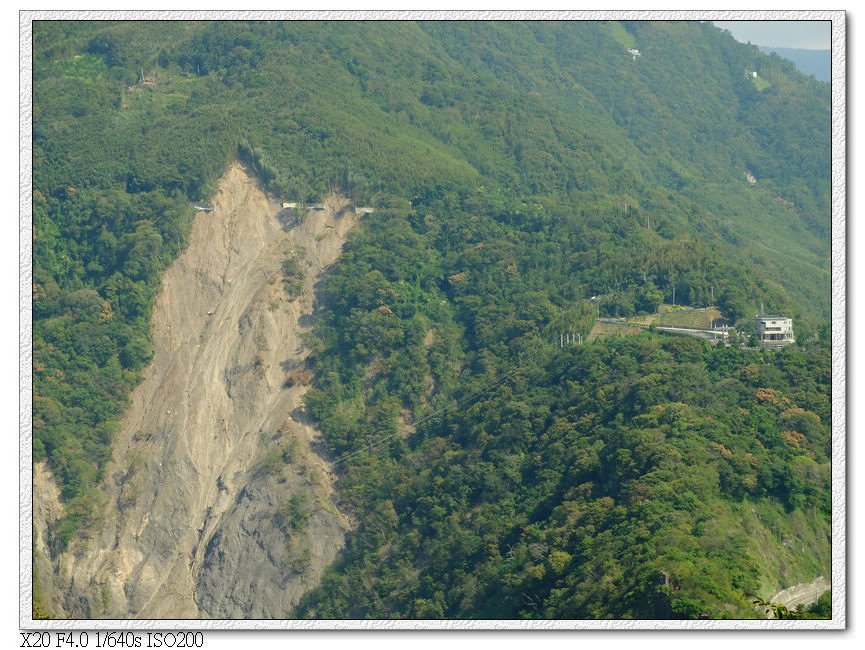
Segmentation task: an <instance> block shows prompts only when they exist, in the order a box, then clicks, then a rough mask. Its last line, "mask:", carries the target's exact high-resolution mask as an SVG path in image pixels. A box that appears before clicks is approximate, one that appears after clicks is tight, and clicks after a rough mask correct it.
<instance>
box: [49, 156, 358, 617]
mask: <svg viewBox="0 0 865 650" xmlns="http://www.w3.org/2000/svg"><path fill="white" fill-rule="evenodd" d="M214 204H215V209H214V211H213V212H209V213H204V212H202V213H200V214H199V215H198V216H197V217H196V219H195V222H194V224H193V228H192V232H191V235H190V242H189V246H188V249H187V250H186V251H185V252H184V253H183V254H182V255H181V256H180V257H179V258H178V260H177V261H176V262H175V263H174V264H173V266H172V267H171V268H169V269H168V270H167V271H166V273H165V275H164V278H163V284H162V289H161V292H160V295H159V298H158V300H157V302H156V305H155V308H154V312H153V345H154V357H153V361H152V362H151V364H150V366H149V367H148V369H147V371H146V373H145V378H144V380H143V381H142V383H141V384H140V386H139V387H138V388H137V389H136V390H135V391H134V393H133V395H132V399H131V406H130V408H129V410H128V413H127V414H126V417H125V418H124V423H123V428H122V432H121V433H120V435H119V437H118V439H117V440H116V442H115V448H114V455H113V460H112V463H111V465H110V467H109V471H108V474H107V476H108V477H109V478H108V481H107V486H106V489H107V491H108V494H109V505H108V508H107V511H106V514H105V516H104V518H103V521H104V528H103V530H102V532H101V533H99V534H96V535H94V537H93V539H91V540H90V541H89V542H78V543H77V544H73V545H72V547H71V550H70V551H69V552H68V553H67V554H66V556H65V557H64V558H62V559H61V562H60V564H59V566H60V567H61V569H60V571H61V574H62V575H60V577H59V579H58V581H57V582H58V584H59V585H60V586H59V590H58V594H57V595H56V597H55V598H54V599H53V600H55V605H56V606H57V607H58V609H62V610H63V611H65V612H66V613H67V614H69V615H73V616H75V617H79V618H88V617H123V618H125V617H141V618H184V617H219V618H222V617H225V618H229V617H231V618H237V617H255V618H271V617H285V616H286V615H287V614H288V612H289V609H290V607H291V606H292V605H293V604H294V603H295V602H296V601H297V600H298V598H299V597H300V595H301V594H302V593H303V592H305V591H306V590H308V589H309V587H310V586H312V585H315V584H316V583H317V582H318V580H319V578H320V575H321V572H322V570H323V567H324V566H325V565H326V564H328V563H329V562H330V561H332V560H333V558H334V557H335V556H336V554H337V552H338V551H339V549H340V548H341V546H342V544H343V537H344V534H345V532H346V531H347V530H348V528H349V524H348V522H347V520H346V519H345V517H343V516H342V515H341V514H340V512H339V511H338V510H337V508H336V507H335V506H334V504H333V502H332V500H331V492H332V487H331V483H330V478H329V474H328V468H327V463H326V462H325V461H324V460H323V459H321V458H320V457H319V456H317V455H316V453H315V452H314V451H313V448H312V443H313V441H314V440H315V439H316V437H317V436H318V432H317V431H316V430H315V429H314V428H312V426H310V425H309V424H307V422H306V420H305V418H304V414H303V407H302V398H303V395H304V393H305V392H306V390H307V389H308V385H309V381H310V379H311V376H312V375H311V373H310V372H309V371H308V370H307V369H306V368H305V365H304V363H305V359H306V357H307V356H308V355H309V350H308V349H307V348H306V347H305V345H304V343H303V338H302V335H303V333H304V332H306V331H308V329H309V326H310V325H309V322H308V321H309V317H310V316H311V314H312V311H313V302H314V285H315V282H316V280H317V279H318V278H319V276H320V275H321V273H322V272H323V271H324V270H325V269H326V268H327V267H328V266H329V265H331V264H332V263H333V262H334V261H335V259H336V258H337V256H338V255H339V253H340V250H341V248H342V245H343V242H344V241H345V237H346V235H347V233H348V231H349V230H350V229H351V228H352V226H353V225H354V224H355V223H356V221H357V215H355V213H354V210H353V209H351V208H350V207H349V203H348V200H347V199H345V198H342V197H335V196H331V197H329V198H328V199H327V201H326V202H325V207H324V209H323V210H310V211H308V212H307V213H306V214H305V215H304V216H303V217H302V218H301V219H298V218H297V215H295V214H294V211H282V210H281V209H280V206H279V204H277V203H276V202H274V201H273V200H272V199H270V198H268V197H267V196H266V195H265V193H264V192H263V191H262V190H261V189H260V187H259V185H258V183H257V181H256V179H255V178H253V176H251V175H250V173H249V172H248V171H247V170H246V169H245V168H244V167H243V166H241V165H240V164H234V165H233V166H232V167H231V168H230V169H229V170H228V172H227V174H226V175H225V176H224V178H223V179H222V180H221V182H220V183H219V187H218V191H217V194H216V196H215V198H214ZM285 260H292V263H291V264H290V267H291V268H293V269H295V270H298V269H299V272H297V273H295V274H294V275H293V277H292V278H287V277H286V273H287V271H285V270H284V269H285V268H286V267H285V266H284V262H285ZM291 281H293V282H294V285H293V286H292V287H289V283H290V282H291Z"/></svg>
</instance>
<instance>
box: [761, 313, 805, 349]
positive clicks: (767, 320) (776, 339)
mask: <svg viewBox="0 0 865 650" xmlns="http://www.w3.org/2000/svg"><path fill="white" fill-rule="evenodd" d="M754 321H755V322H756V325H757V338H758V339H759V341H760V344H761V345H762V346H763V347H765V348H783V347H784V346H785V345H789V344H790V343H793V342H794V341H795V340H796V337H795V336H793V319H792V318H786V317H784V316H756V317H755V318H754Z"/></svg>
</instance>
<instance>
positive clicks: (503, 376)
mask: <svg viewBox="0 0 865 650" xmlns="http://www.w3.org/2000/svg"><path fill="white" fill-rule="evenodd" d="M555 345H556V344H555V343H554V342H549V341H547V342H545V344H544V345H541V346H539V347H538V349H537V350H535V351H534V352H532V353H531V354H530V355H529V356H528V357H527V358H525V359H523V360H521V361H518V362H517V363H515V364H513V365H511V367H509V368H507V369H506V370H503V371H502V372H500V373H499V374H498V375H497V376H496V377H494V378H493V379H492V380H491V381H490V382H489V383H487V385H486V386H482V387H481V388H478V389H476V390H475V391H474V392H473V393H471V394H469V395H467V396H464V397H462V398H460V399H459V400H457V403H456V405H455V406H453V407H450V406H443V407H441V408H440V409H438V410H436V411H433V412H432V413H428V414H427V415H425V416H424V417H422V418H420V419H419V420H418V421H417V422H415V423H414V426H415V427H418V426H420V425H421V424H425V423H427V422H429V421H430V420H434V419H435V418H438V417H441V416H443V415H444V414H445V413H446V412H447V411H448V410H449V409H451V408H453V409H459V408H463V407H465V406H468V404H470V403H471V402H473V401H474V400H475V399H476V398H478V397H480V396H481V395H483V394H484V393H486V392H488V391H490V390H492V389H493V388H495V387H496V386H499V385H501V384H502V383H504V381H505V380H507V379H508V378H509V377H510V376H512V375H513V374H515V373H516V372H517V371H518V370H520V369H521V368H524V367H525V366H527V365H528V364H530V363H532V362H533V361H534V360H535V359H537V358H538V357H539V356H540V355H541V354H542V353H543V352H545V351H546V350H547V349H548V348H551V347H553V346H555ZM399 433H400V432H399V431H397V432H395V433H391V434H389V435H387V436H385V437H383V438H380V439H379V440H376V441H375V442H372V443H370V444H368V445H365V446H363V447H361V448H360V449H355V450H354V451H351V452H348V453H346V454H343V455H342V456H340V457H339V458H337V459H336V460H335V461H334V462H333V465H332V467H336V466H338V465H341V464H342V463H344V462H345V461H347V460H349V459H351V458H354V457H355V456H357V455H359V454H362V453H364V452H366V451H370V450H372V449H375V448H376V447H378V446H380V445H382V444H383V443H385V442H387V441H388V440H390V439H391V438H394V437H396V436H398V435H399Z"/></svg>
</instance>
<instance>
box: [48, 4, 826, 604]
mask: <svg viewBox="0 0 865 650" xmlns="http://www.w3.org/2000/svg"><path fill="white" fill-rule="evenodd" d="M630 47H638V48H639V50H640V52H641V53H642V56H641V57H639V58H638V59H636V60H635V59H633V58H632V57H631V56H630V55H629V54H628V53H627V51H626V50H627V48H630ZM753 71H757V72H758V76H757V77H754V76H753V75H752V72H753ZM829 99H830V98H829V86H828V84H824V83H821V82H818V81H815V80H814V79H812V78H808V77H805V76H804V75H801V74H799V73H798V72H797V71H796V70H795V68H794V66H793V64H792V63H788V62H785V61H783V60H782V59H780V58H778V57H770V56H766V55H764V54H762V53H760V52H759V50H758V49H757V48H756V47H751V46H746V45H742V44H740V43H737V42H736V41H734V40H733V38H732V37H731V36H730V35H729V34H726V33H724V32H721V31H720V30H718V29H717V28H715V27H713V26H712V25H711V24H709V23H700V22H679V23H672V22H623V23H616V22H555V21H553V22H542V23H541V22H537V23H535V22H507V21H505V22H496V23H474V22H472V23H470V22H419V23H412V22H399V23H390V22H366V23H356V22H321V23H306V22H271V21H262V22H193V21H165V22H123V21H119V22H111V21H98V22H96V21H94V22H86V21H80V22H76V21H40V22H36V23H34V24H33V230H34V235H33V252H34V266H33V317H34V329H33V371H34V398H33V402H34V413H33V431H34V439H33V451H34V458H35V459H36V460H41V459H47V461H48V462H49V465H50V467H51V469H52V470H53V473H54V476H55V477H56V478H57V480H58V482H59V484H60V487H61V489H62V495H63V498H64V500H65V502H66V504H67V510H66V512H67V514H66V517H65V518H64V520H63V522H62V523H61V525H60V526H59V528H58V530H57V531H56V533H55V539H53V540H52V544H53V545H54V547H55V548H56V549H58V550H59V549H60V548H62V547H63V546H64V545H65V544H66V543H67V542H68V540H69V539H70V538H71V537H72V536H73V535H74V534H76V532H81V531H86V530H87V528H88V527H90V526H92V525H94V524H95V522H94V521H93V519H94V517H96V516H97V515H98V512H99V504H100V501H101V493H100V490H99V482H100V480H101V478H102V472H103V469H104V466H105V463H106V461H107V459H108V457H109V456H110V444H111V440H112V437H113V435H114V433H115V431H116V429H117V426H118V419H119V417H120V415H121V414H122V412H123V409H124V405H125V403H126V400H127V398H128V395H129V392H130V390H131V389H132V388H133V387H134V386H135V385H136V383H137V381H138V380H139V377H140V372H141V370H142V369H143V367H144V366H145V365H146V363H147V362H148V360H149V358H150V356H151V354H152V350H151V345H150V339H149V319H150V312H151V307H152V304H153V301H154V298H155V295H156V291H157V289H158V286H159V281H160V277H161V273H162V271H163V270H164V269H165V268H166V267H167V266H168V265H169V264H170V263H171V261H172V260H173V259H174V258H175V257H176V256H177V255H178V254H179V252H180V251H181V250H183V247H184V245H185V240H186V234H187V232H188V228H189V225H190V223H191V219H192V215H193V209H192V205H191V203H192V202H193V201H196V200H207V198H208V196H209V194H210V193H211V192H212V190H213V187H214V185H215V181H216V180H217V179H218V178H219V176H220V175H221V173H222V172H223V171H224V169H225V168H226V166H227V165H228V163H229V162H230V161H232V160H234V159H236V158H238V157H240V158H241V159H243V160H244V161H245V162H247V163H248V164H249V165H250V166H252V167H253V168H254V169H255V171H256V172H257V174H258V175H259V177H260V178H261V179H262V182H263V183H264V184H265V186H266V187H267V188H268V190H269V191H270V192H271V193H272V194H274V195H275V196H277V197H281V198H284V199H286V200H305V201H314V200H320V199H321V197H322V196H323V195H324V194H325V193H326V192H328V191H333V190H336V191H341V192H343V193H346V194H348V195H349V196H351V197H353V198H355V199H356V200H357V201H358V202H360V203H363V204H370V205H373V206H375V207H376V208H377V209H376V212H375V213H374V214H372V215H369V216H368V217H367V218H365V221H364V222H363V224H362V226H361V227H360V228H359V229H358V230H357V231H356V232H355V233H353V237H352V238H351V240H350V241H349V243H348V245H347V247H346V249H345V252H344V254H343V256H342V258H341V259H340V261H339V263H338V264H337V265H336V267H335V268H334V270H333V272H332V273H331V274H330V276H329V277H328V278H327V279H326V281H325V282H324V283H323V286H322V287H321V290H320V295H319V298H320V302H321V306H322V307H321V317H320V319H319V324H318V325H317V328H316V331H315V340H314V344H315V346H316V350H317V354H316V355H315V357H314V362H313V363H314V365H315V370H316V379H315V387H314V389H313V390H312V391H310V393H309V394H308V400H307V409H308V410H309V412H310V413H311V414H312V415H313V416H314V417H315V418H316V420H317V421H318V422H319V423H320V426H321V428H322V431H323V432H324V434H325V437H326V444H327V447H328V450H329V452H330V453H331V454H332V457H333V458H334V459H337V460H338V465H337V466H336V470H337V472H338V474H339V476H340V479H339V481H338V483H337V489H338V491H339V494H340V496H341V498H342V500H343V501H344V504H345V507H346V508H348V509H350V510H351V511H352V512H354V513H356V514H357V517H358V520H359V521H360V522H361V526H360V527H359V529H358V530H357V531H356V532H355V533H354V534H352V536H351V537H350V539H349V542H348V547H347V550H346V553H345V555H344V558H343V559H342V560H341V561H340V563H338V564H337V565H336V566H334V567H333V568H332V569H331V570H330V572H329V574H328V575H327V577H326V581H325V583H324V585H323V586H322V588H321V589H319V590H317V591H314V592H312V593H310V594H309V595H308V596H307V598H306V599H305V600H304V602H303V603H302V605H301V607H300V608H299V609H298V615H300V616H338V617H342V616H346V617H354V616H410V617H452V616H460V617H499V616H504V617H523V616H525V617H566V618H580V617H588V618H596V617H616V616H632V617H651V616H681V617H696V616H701V615H709V616H744V615H753V613H754V612H753V608H751V609H750V610H749V609H748V606H747V598H748V596H750V595H752V594H755V593H757V592H760V593H768V592H771V591H772V588H773V587H774V586H776V585H777V583H779V582H780V581H781V580H793V579H810V578H811V577H813V576H814V575H816V574H819V573H820V572H825V571H826V567H827V566H828V557H829V545H828V526H829V524H828V521H829V519H828V516H829V502H828V500H829V491H828V480H829V478H828V477H829V467H828V445H829V431H830V412H829V393H830V371H829V367H830V361H829V358H830V355H829V347H828V343H829V341H828V327H827V324H828V316H829V304H830V300H829V296H830V292H829V279H830V269H829V228H830V206H829V196H830V184H829V178H830V176H829V174H830V138H829V127H830V123H829V120H830V110H829V108H830V106H829ZM748 175H750V177H751V178H752V179H753V180H754V182H753V183H752V182H750V181H749V180H748ZM674 292H675V299H676V302H677V303H680V304H688V305H694V306H702V305H705V304H707V303H708V302H709V301H710V300H711V298H712V297H714V300H715V302H716V304H717V305H718V307H719V308H721V310H722V311H723V313H724V314H725V316H727V317H728V318H729V319H730V320H731V321H732V322H734V323H735V322H738V323H739V324H740V325H744V326H746V327H747V323H748V321H749V319H750V317H752V316H753V315H754V314H755V313H756V312H757V311H758V310H759V308H760V306H761V305H762V306H763V307H764V308H765V309H766V310H767V311H777V312H783V313H785V314H788V315H790V316H793V317H795V319H796V328H797V337H798V338H799V340H800V342H801V345H797V346H795V347H793V348H790V349H787V350H784V351H782V352H778V353H764V352H759V351H748V350H740V349H732V348H731V349H723V348H721V349H713V348H711V347H709V346H708V345H703V344H701V343H698V342H696V341H691V340H681V339H667V338H663V337H661V335H659V334H656V333H646V334H644V335H643V336H641V337H638V338H634V339H632V340H609V341H599V342H597V343H593V344H592V345H591V346H586V347H585V348H580V349H567V350H558V349H556V348H555V347H554V346H552V345H550V344H551V342H552V341H553V339H554V337H556V336H557V333H558V332H559V331H560V330H561V329H562V328H566V329H567V330H568V331H574V332H580V333H582V334H584V335H585V334H587V333H588V330H589V329H590V328H591V325H592V322H593V320H594V318H595V317H596V316H597V315H601V316H628V315H632V314H635V313H642V312H648V311H652V310H654V309H655V308H657V305H658V304H659V303H660V302H661V301H665V302H671V301H672V300H673V294H674ZM590 297H597V300H596V302H595V303H591V302H589V301H588V299H589V298H590ZM401 422H402V423H405V422H408V423H411V422H415V423H416V426H415V427H413V428H414V429H416V430H415V431H414V432H413V433H410V434H406V433H402V434H400V432H401V431H403V429H405V427H404V426H403V425H401ZM385 439H386V440H385ZM380 440H385V442H383V443H382V444H374V443H376V442H377V441H380ZM796 545H799V546H798V547H797V546H796ZM794 547H796V548H800V551H801V552H798V553H797V552H794V551H793V550H791V549H793V548H794Z"/></svg>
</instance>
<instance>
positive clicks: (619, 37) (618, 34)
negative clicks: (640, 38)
mask: <svg viewBox="0 0 865 650" xmlns="http://www.w3.org/2000/svg"><path fill="white" fill-rule="evenodd" d="M607 26H608V27H609V29H610V35H611V36H612V37H613V38H614V39H615V40H616V42H618V43H621V44H622V46H623V47H625V49H629V48H632V47H637V39H636V38H634V35H633V34H631V32H629V31H628V30H627V29H625V28H624V26H623V25H622V23H619V22H609V23H607Z"/></svg>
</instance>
